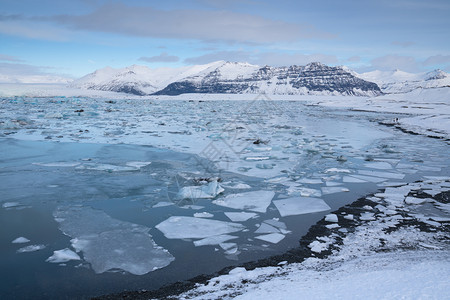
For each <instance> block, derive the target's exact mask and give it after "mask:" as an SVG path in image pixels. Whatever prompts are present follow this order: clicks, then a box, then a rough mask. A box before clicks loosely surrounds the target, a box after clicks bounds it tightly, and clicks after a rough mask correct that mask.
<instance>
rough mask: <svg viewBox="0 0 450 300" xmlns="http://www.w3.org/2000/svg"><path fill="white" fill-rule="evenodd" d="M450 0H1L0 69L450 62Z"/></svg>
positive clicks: (64, 71) (36, 71)
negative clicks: (226, 62)
mask: <svg viewBox="0 0 450 300" xmlns="http://www.w3.org/2000/svg"><path fill="white" fill-rule="evenodd" d="M448 16H450V1H448V0H427V1H423V0H377V1H368V0H359V1H356V0H316V1H311V0H308V1H303V0H297V1H295V0H277V1H256V0H241V1H237V0H229V1H219V0H184V1H182V0H173V1H170V0H168V1H144V0H127V1H121V0H117V1H108V0H58V1H57V0H39V1H36V0H1V1H0V74H4V75H5V74H6V75H9V74H15V75H21V74H23V75H42V74H57V75H62V76H67V77H72V78H76V77H81V76H83V75H85V74H87V73H89V72H92V71H94V70H96V69H99V68H103V67H105V66H111V67H116V68H117V67H125V66H129V65H132V64H140V65H146V66H149V67H162V66H169V67H172V66H173V67H178V66H183V65H192V64H201V63H208V62H212V61H216V60H229V61H246V62H249V63H253V64H259V65H266V64H268V65H274V66H280V65H291V64H298V65H304V64H307V63H309V62H312V61H320V62H323V63H325V64H329V65H346V66H349V67H350V68H352V69H355V70H357V71H359V72H364V71H370V70H375V69H380V70H393V69H401V70H404V71H409V72H423V71H429V70H433V69H436V68H441V69H443V70H445V71H447V72H448V71H450V30H449V29H450V18H449V17H448Z"/></svg>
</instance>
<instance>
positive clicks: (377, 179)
mask: <svg viewBox="0 0 450 300" xmlns="http://www.w3.org/2000/svg"><path fill="white" fill-rule="evenodd" d="M351 177H353V178H357V179H361V180H366V181H370V182H373V183H379V182H383V181H386V180H387V179H386V178H380V177H373V176H365V175H352V176H351Z"/></svg>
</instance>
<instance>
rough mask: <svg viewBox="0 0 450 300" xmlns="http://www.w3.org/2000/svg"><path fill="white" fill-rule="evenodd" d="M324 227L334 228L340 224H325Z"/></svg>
mask: <svg viewBox="0 0 450 300" xmlns="http://www.w3.org/2000/svg"><path fill="white" fill-rule="evenodd" d="M325 227H326V228H328V229H334V228H339V227H341V226H339V224H336V223H334V224H328V225H325Z"/></svg>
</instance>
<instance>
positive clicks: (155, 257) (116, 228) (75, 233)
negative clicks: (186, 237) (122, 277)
mask: <svg viewBox="0 0 450 300" xmlns="http://www.w3.org/2000/svg"><path fill="white" fill-rule="evenodd" d="M54 217H55V220H56V221H57V222H58V223H59V227H60V230H61V231H62V232H63V233H64V234H66V235H68V236H70V237H72V240H71V243H72V247H73V248H74V249H75V250H76V251H77V252H80V251H81V252H83V258H84V259H85V260H86V261H87V262H89V263H90V265H91V267H92V269H93V270H94V271H95V272H96V273H103V272H106V271H108V270H112V269H121V270H124V271H127V272H129V273H131V274H135V275H143V274H146V273H148V272H151V271H153V270H156V269H160V268H163V267H165V266H167V265H169V264H170V263H171V262H172V261H173V260H174V259H175V258H174V257H173V256H172V255H171V254H170V253H169V252H168V251H167V250H165V249H163V248H162V247H160V246H158V245H156V243H155V242H154V241H153V239H152V236H151V235H150V234H149V233H148V231H149V230H150V229H149V228H148V227H145V226H142V225H137V224H133V223H129V222H124V221H120V220H116V219H113V218H111V217H110V216H109V215H107V214H106V213H104V212H103V211H100V210H96V209H93V208H91V207H59V208H57V210H56V211H55V212H54Z"/></svg>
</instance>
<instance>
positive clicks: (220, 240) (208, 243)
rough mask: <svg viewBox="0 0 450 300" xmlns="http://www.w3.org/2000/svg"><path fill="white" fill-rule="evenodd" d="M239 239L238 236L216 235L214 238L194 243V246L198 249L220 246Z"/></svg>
mask: <svg viewBox="0 0 450 300" xmlns="http://www.w3.org/2000/svg"><path fill="white" fill-rule="evenodd" d="M237 238H238V237H237V236H234V235H228V234H221V235H214V236H209V237H206V238H204V239H201V240H197V241H194V245H195V246H196V247H199V246H211V245H219V244H221V243H224V242H226V241H229V240H234V239H237Z"/></svg>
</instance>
